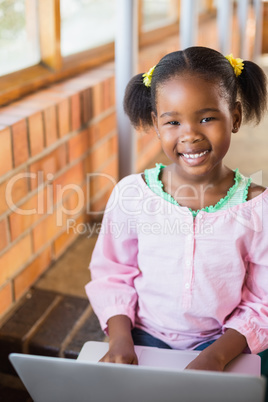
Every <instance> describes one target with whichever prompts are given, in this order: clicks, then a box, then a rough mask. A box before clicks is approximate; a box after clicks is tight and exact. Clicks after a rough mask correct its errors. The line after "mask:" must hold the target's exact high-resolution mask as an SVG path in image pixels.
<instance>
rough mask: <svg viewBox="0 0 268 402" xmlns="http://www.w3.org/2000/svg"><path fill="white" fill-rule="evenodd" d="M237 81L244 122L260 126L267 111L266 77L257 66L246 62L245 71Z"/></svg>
mask: <svg viewBox="0 0 268 402" xmlns="http://www.w3.org/2000/svg"><path fill="white" fill-rule="evenodd" d="M237 80H238V95H239V98H240V99H239V100H240V101H241V103H242V107H243V117H244V121H245V122H250V121H253V122H255V123H256V124H258V123H259V122H260V121H261V119H262V117H263V115H264V113H265V112H266V110H267V78H266V75H265V73H264V71H263V70H262V69H261V68H260V67H259V66H258V65H257V64H255V63H253V62H252V61H244V69H243V70H242V73H241V75H240V76H239V77H238V78H237Z"/></svg>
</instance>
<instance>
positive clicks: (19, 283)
mask: <svg viewBox="0 0 268 402" xmlns="http://www.w3.org/2000/svg"><path fill="white" fill-rule="evenodd" d="M50 263H51V248H50V247H48V248H47V249H46V250H44V251H43V252H42V253H41V254H40V255H39V256H38V257H37V258H36V259H35V260H34V261H33V262H32V263H31V264H29V265H28V266H27V267H26V268H25V269H24V270H23V271H22V272H20V273H19V274H18V275H17V276H16V277H15V278H14V293H15V300H18V299H19V298H20V297H21V296H22V295H23V294H24V293H25V292H26V291H28V290H29V288H30V286H31V285H33V284H34V282H35V281H36V280H37V279H38V278H39V277H40V275H41V274H42V273H43V272H44V271H45V270H46V269H47V268H48V267H49V265H50Z"/></svg>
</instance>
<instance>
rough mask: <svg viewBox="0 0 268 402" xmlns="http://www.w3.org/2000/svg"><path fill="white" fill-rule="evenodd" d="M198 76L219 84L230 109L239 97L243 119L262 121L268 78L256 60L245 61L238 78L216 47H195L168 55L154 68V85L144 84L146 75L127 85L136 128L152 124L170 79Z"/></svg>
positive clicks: (127, 105) (128, 107)
mask: <svg viewBox="0 0 268 402" xmlns="http://www.w3.org/2000/svg"><path fill="white" fill-rule="evenodd" d="M185 73H187V74H192V75H197V76H199V77H201V78H203V79H204V80H207V81H209V82H215V83H217V84H218V85H219V89H220V93H221V95H222V96H223V97H224V98H226V100H227V101H228V102H229V105H230V110H232V109H233V107H234V105H235V102H236V101H237V100H239V101H240V102H241V104H242V113H243V120H244V121H245V122H250V121H253V122H256V124H258V123H259V122H260V120H261V118H262V116H263V114H264V112H265V111H266V109H267V79H266V75H265V73H264V72H263V70H262V69H261V68H260V67H259V66H258V65H257V64H255V63H253V62H252V61H244V69H243V70H242V74H241V75H239V76H238V77H236V75H235V73H234V69H233V67H232V66H231V64H230V62H229V61H228V60H227V59H226V58H225V57H224V56H223V55H222V54H221V53H219V52H217V51H216V50H213V49H210V48H207V47H201V46H194V47H189V48H187V49H185V50H180V51H176V52H172V53H169V54H167V55H166V56H164V57H163V58H162V59H161V60H160V61H159V63H158V64H157V65H156V67H155V69H154V73H153V76H152V81H151V86H150V87H146V86H145V85H144V84H143V77H142V75H143V74H138V75H136V76H134V77H133V78H132V79H131V80H130V82H129V83H128V85H127V88H126V92H125V97H124V110H125V113H126V114H127V115H128V117H129V119H130V121H131V123H132V124H133V126H134V127H135V128H143V129H147V128H149V127H151V126H152V124H153V123H152V117H151V113H152V111H153V112H154V113H155V114H156V99H157V97H156V95H157V89H158V88H159V87H160V86H161V85H163V84H164V83H165V82H166V81H167V80H168V79H170V78H171V77H174V76H179V75H181V74H185Z"/></svg>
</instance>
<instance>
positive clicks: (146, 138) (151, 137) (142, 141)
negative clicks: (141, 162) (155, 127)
mask: <svg viewBox="0 0 268 402" xmlns="http://www.w3.org/2000/svg"><path fill="white" fill-rule="evenodd" d="M155 139H156V133H155V131H148V132H141V133H138V135H137V153H139V152H142V151H143V149H144V148H146V146H147V145H148V144H150V143H151V141H153V143H154V142H155ZM158 141H159V140H158Z"/></svg>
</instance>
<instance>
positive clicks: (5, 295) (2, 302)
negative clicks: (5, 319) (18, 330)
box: [0, 282, 13, 316]
mask: <svg viewBox="0 0 268 402" xmlns="http://www.w3.org/2000/svg"><path fill="white" fill-rule="evenodd" d="M12 300H13V299H12V287H11V282H7V283H6V284H5V285H4V286H2V287H1V288H0V316H2V315H3V314H5V313H6V312H7V310H8V309H9V308H10V306H11V305H12Z"/></svg>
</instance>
